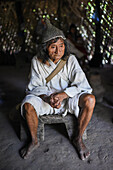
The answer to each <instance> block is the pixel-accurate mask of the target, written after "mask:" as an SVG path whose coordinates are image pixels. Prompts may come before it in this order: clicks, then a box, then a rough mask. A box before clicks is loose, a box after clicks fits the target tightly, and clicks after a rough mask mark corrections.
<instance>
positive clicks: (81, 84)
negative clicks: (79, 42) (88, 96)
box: [64, 55, 92, 97]
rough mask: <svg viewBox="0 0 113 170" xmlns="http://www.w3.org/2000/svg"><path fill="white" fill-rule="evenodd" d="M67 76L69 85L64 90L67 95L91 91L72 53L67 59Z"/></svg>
mask: <svg viewBox="0 0 113 170" xmlns="http://www.w3.org/2000/svg"><path fill="white" fill-rule="evenodd" d="M68 77H69V81H70V85H69V87H67V88H66V89H65V91H64V92H65V93H66V94H67V95H68V96H69V97H74V96H75V95H76V94H78V93H81V92H86V93H91V92H92V88H91V86H90V85H89V83H88V80H87V78H86V76H85V73H84V72H83V70H82V69H81V67H80V65H79V63H78V61H77V59H76V58H75V56H74V55H72V56H71V57H70V58H69V60H68Z"/></svg>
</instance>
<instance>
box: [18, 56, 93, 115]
mask: <svg viewBox="0 0 113 170" xmlns="http://www.w3.org/2000/svg"><path fill="white" fill-rule="evenodd" d="M59 62H60V61H59ZM59 62H58V63H59ZM49 63H50V66H48V65H46V64H43V63H41V62H40V61H39V60H38V59H37V57H36V56H35V57H34V58H33V59H32V63H31V75H30V81H29V84H28V87H27V90H26V92H27V94H26V97H25V98H24V100H23V101H22V105H21V106H22V107H21V113H22V115H23V105H24V104H25V103H30V104H32V105H33V107H34V108H35V111H36V113H37V115H38V116H39V115H44V114H46V115H47V114H59V113H61V112H63V113H65V115H66V113H67V111H69V112H70V113H72V114H73V113H74V114H75V115H76V117H78V114H79V107H78V101H79V97H80V95H81V94H83V93H91V92H92V88H91V87H90V85H89V83H88V81H87V79H86V76H85V74H84V72H83V70H82V69H81V67H80V65H79V64H78V61H77V59H76V57H75V56H74V55H70V56H69V58H68V60H67V63H66V64H65V65H64V67H63V68H62V69H61V71H60V72H59V73H58V74H57V75H55V77H53V78H52V79H51V80H50V81H49V82H48V83H46V79H45V78H46V77H48V76H49V74H50V73H51V72H52V71H53V69H55V67H56V66H57V64H58V63H57V64H54V63H53V62H52V61H51V60H50V59H49ZM55 92H65V93H66V94H67V95H68V96H69V98H68V99H65V100H64V101H63V102H62V105H61V107H60V109H56V108H52V107H51V106H50V105H49V104H48V103H46V102H44V101H43V100H42V99H41V98H40V97H39V96H40V95H42V94H46V95H48V96H49V95H50V94H52V93H55Z"/></svg>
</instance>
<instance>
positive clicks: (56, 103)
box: [50, 92, 68, 109]
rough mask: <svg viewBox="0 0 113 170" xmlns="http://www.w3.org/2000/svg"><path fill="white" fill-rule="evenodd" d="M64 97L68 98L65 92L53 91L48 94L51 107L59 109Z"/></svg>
mask: <svg viewBox="0 0 113 170" xmlns="http://www.w3.org/2000/svg"><path fill="white" fill-rule="evenodd" d="M66 98H68V95H67V94H66V93H65V92H62V93H54V94H52V95H50V105H51V107H53V108H57V109H59V108H60V107H61V103H62V101H63V100H64V99H66Z"/></svg>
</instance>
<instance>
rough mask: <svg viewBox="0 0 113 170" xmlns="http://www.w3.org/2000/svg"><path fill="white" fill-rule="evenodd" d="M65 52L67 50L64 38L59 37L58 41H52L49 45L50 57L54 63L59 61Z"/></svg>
mask: <svg viewBox="0 0 113 170" xmlns="http://www.w3.org/2000/svg"><path fill="white" fill-rule="evenodd" d="M64 52H65V44H64V41H63V40H62V39H58V41H57V42H55V43H52V44H51V45H50V46H49V47H48V54H49V57H50V59H51V60H52V61H53V62H54V63H57V62H58V61H59V60H60V59H61V58H62V57H63V55H64Z"/></svg>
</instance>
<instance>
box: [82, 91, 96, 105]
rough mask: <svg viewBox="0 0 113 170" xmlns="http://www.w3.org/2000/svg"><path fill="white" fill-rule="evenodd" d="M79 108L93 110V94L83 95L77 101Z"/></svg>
mask: <svg viewBox="0 0 113 170" xmlns="http://www.w3.org/2000/svg"><path fill="white" fill-rule="evenodd" d="M79 106H80V107H88V108H94V106H95V96H94V95H93V94H83V95H82V96H81V97H80V101H79Z"/></svg>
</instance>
